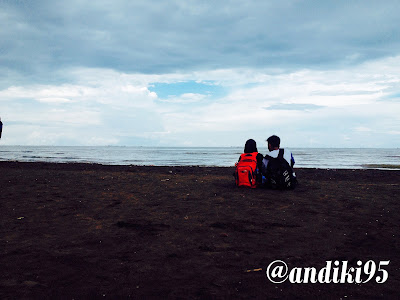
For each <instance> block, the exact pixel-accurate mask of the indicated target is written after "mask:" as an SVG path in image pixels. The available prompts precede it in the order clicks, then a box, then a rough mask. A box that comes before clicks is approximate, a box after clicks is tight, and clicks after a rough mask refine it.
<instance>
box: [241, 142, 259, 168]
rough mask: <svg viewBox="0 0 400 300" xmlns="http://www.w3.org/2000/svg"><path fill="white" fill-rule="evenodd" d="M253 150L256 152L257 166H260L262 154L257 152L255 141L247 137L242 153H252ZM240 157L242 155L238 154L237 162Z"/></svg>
mask: <svg viewBox="0 0 400 300" xmlns="http://www.w3.org/2000/svg"><path fill="white" fill-rule="evenodd" d="M254 152H257V153H258V154H257V158H256V159H257V166H258V167H259V168H260V167H261V166H262V161H263V158H264V156H263V155H262V154H261V153H259V152H258V150H257V143H256V141H255V140H253V139H249V140H247V141H246V144H245V145H244V151H243V153H254ZM241 157H242V156H239V160H238V162H239V161H240V159H241Z"/></svg>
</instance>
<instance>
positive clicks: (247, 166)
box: [234, 139, 263, 188]
mask: <svg viewBox="0 0 400 300" xmlns="http://www.w3.org/2000/svg"><path fill="white" fill-rule="evenodd" d="M262 161H263V155H262V154H261V153H258V150H257V144H256V142H255V141H254V140H253V139H249V140H247V141H246V144H245V146H244V153H243V154H241V155H240V157H239V160H238V162H237V163H236V164H235V166H236V169H235V173H234V176H235V182H236V185H237V186H239V187H250V188H255V187H257V186H258V185H259V184H261V171H260V170H261V166H262Z"/></svg>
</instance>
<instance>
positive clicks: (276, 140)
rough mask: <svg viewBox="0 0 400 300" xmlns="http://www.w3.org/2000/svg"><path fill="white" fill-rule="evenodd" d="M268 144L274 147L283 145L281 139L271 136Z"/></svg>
mask: <svg viewBox="0 0 400 300" xmlns="http://www.w3.org/2000/svg"><path fill="white" fill-rule="evenodd" d="M267 142H268V143H269V144H271V146H272V147H274V148H275V147H279V145H280V144H281V139H280V138H279V137H278V136H276V135H271V136H270V137H269V138H268V139H267Z"/></svg>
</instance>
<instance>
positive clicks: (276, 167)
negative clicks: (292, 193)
mask: <svg viewBox="0 0 400 300" xmlns="http://www.w3.org/2000/svg"><path fill="white" fill-rule="evenodd" d="M267 142H268V150H269V154H267V155H265V157H264V159H263V161H262V167H261V171H262V174H263V177H264V176H265V180H264V178H263V184H265V185H266V186H267V187H270V188H273V189H293V188H294V187H295V186H296V184H297V179H296V174H295V173H294V172H293V166H294V163H295V161H294V158H293V154H292V152H290V151H289V150H288V149H280V148H279V147H280V143H281V139H280V138H279V137H278V136H276V135H272V136H270V137H269V138H268V139H267Z"/></svg>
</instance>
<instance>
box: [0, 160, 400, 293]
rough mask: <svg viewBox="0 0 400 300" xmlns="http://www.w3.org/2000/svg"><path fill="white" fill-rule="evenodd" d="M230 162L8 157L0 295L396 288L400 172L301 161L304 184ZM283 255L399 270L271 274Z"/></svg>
mask: <svg viewBox="0 0 400 300" xmlns="http://www.w3.org/2000/svg"><path fill="white" fill-rule="evenodd" d="M233 170H234V167H233V166H232V167H196V166H194V167H187V166H181V167H179V166H175V167H172V166H160V167H154V166H129V165H122V166H115V165H100V164H85V163H37V162H0V188H1V193H0V209H1V211H2V218H0V245H1V247H0V253H1V255H0V266H2V271H3V272H2V276H0V298H5V299H8V298H19V299H31V298H60V297H62V298H100V297H103V295H106V296H109V297H111V298H118V297H120V298H128V297H134V298H143V297H150V298H164V299H165V298H169V299H176V298H186V299H187V298H189V299H204V298H207V299H209V298H236V299H237V298H239V299H246V298H247V299H248V298H253V299H254V298H261V297H262V298H309V297H310V296H311V295H313V297H317V298H318V297H319V298H326V297H331V298H332V297H334V298H343V297H344V296H348V297H354V298H357V299H376V298H377V297H386V298H395V297H396V296H397V295H398V294H399V292H400V288H399V286H400V284H399V283H400V282H399V278H400V263H399V261H398V260H397V256H398V254H399V251H400V239H399V236H398V235H399V230H398V229H399V224H400V216H399V214H398V208H399V203H398V196H396V195H399V194H400V172H393V171H390V172H388V171H387V170H369V169H354V170H353V169H350V170H348V169H330V170H326V169H308V168H304V169H303V168H298V169H297V168H295V172H296V174H297V177H298V180H299V185H298V187H296V189H295V190H293V191H276V190H269V189H262V188H260V189H245V188H237V187H236V186H235V184H234V177H233V176H232V174H233ZM275 260H282V261H284V262H286V263H287V265H288V266H289V267H290V268H294V267H315V268H317V269H318V270H319V269H321V268H322V267H324V266H325V265H326V261H336V260H338V261H340V262H341V261H347V262H348V264H349V266H352V267H357V265H356V263H357V261H358V260H360V261H362V262H363V263H365V262H367V261H369V260H372V261H374V262H375V263H377V265H378V264H379V262H381V261H388V260H389V261H390V264H389V265H388V266H387V268H386V270H387V271H388V274H389V277H388V280H387V281H386V282H385V283H382V284H378V283H375V281H374V280H371V282H369V283H365V284H333V283H330V284H293V283H290V282H285V283H282V284H275V283H272V282H270V281H268V278H267V277H266V274H265V272H266V270H267V267H268V265H269V264H270V263H271V262H273V261H275ZM364 275H365V274H364ZM376 275H381V274H376ZM374 278H375V277H374Z"/></svg>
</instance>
